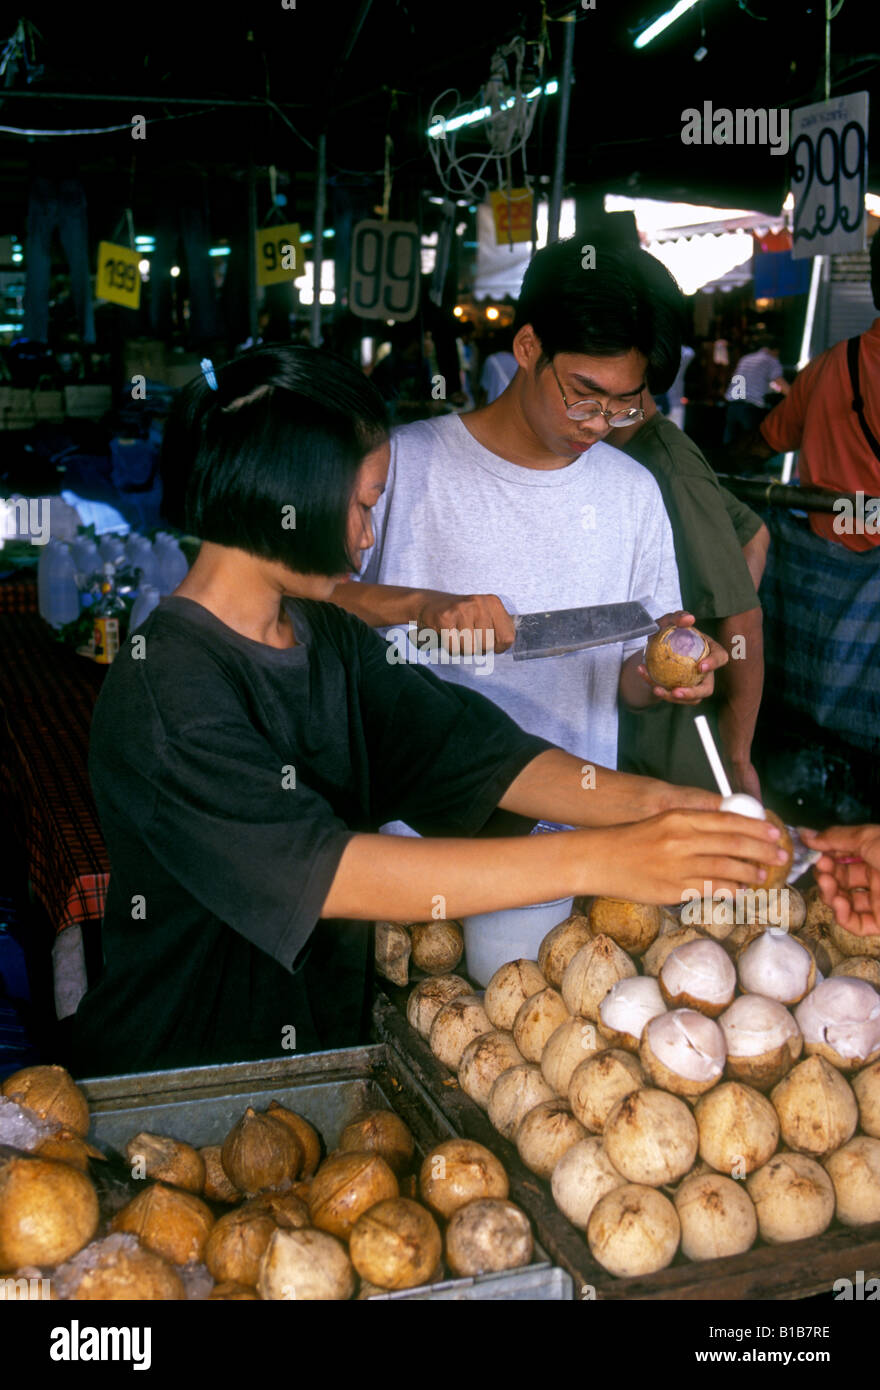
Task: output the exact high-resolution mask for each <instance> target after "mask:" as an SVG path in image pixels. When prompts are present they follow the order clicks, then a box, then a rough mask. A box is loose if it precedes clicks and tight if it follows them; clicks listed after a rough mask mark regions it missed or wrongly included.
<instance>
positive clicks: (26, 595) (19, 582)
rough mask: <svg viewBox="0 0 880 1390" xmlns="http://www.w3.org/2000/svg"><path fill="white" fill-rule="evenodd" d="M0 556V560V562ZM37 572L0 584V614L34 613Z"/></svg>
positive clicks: (18, 576) (6, 580)
mask: <svg viewBox="0 0 880 1390" xmlns="http://www.w3.org/2000/svg"><path fill="white" fill-rule="evenodd" d="M2 558H3V557H2V555H0V560H2ZM37 611H38V610H37V571H36V570H30V571H28V572H26V573H25V574H20V575H15V577H14V578H12V579H4V580H3V581H2V582H0V613H36V612H37Z"/></svg>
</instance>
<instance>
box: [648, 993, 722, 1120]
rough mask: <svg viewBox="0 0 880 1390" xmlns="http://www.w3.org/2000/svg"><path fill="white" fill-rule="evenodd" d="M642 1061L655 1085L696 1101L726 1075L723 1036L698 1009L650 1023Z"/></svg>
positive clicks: (713, 1021) (661, 1015) (677, 1012)
mask: <svg viewBox="0 0 880 1390" xmlns="http://www.w3.org/2000/svg"><path fill="white" fill-rule="evenodd" d="M639 1060H640V1061H641V1064H642V1067H643V1069H644V1072H645V1075H646V1076H647V1077H648V1078H649V1079H650V1080H651V1081H652V1082H653V1083H654V1085H655V1086H659V1087H661V1089H662V1090H664V1091H670V1092H671V1093H672V1094H673V1095H676V1096H685V1097H686V1098H687V1099H688V1100H696V1098H697V1097H698V1096H701V1095H703V1094H704V1092H706V1091H708V1090H710V1088H711V1087H712V1086H714V1085H715V1083H716V1082H717V1081H720V1080H721V1077H722V1075H723V1074H724V1064H725V1062H726V1060H727V1048H726V1047H725V1044H724V1034H723V1033H722V1031H721V1029H720V1028H719V1026H718V1024H717V1023H716V1022H715V1020H714V1019H712V1018H707V1017H706V1015H705V1014H701V1013H698V1012H697V1011H696V1009H673V1010H671V1011H670V1012H669V1013H665V1014H660V1015H658V1017H657V1018H652V1019H651V1022H650V1023H649V1024H647V1026H646V1027H645V1031H644V1033H643V1034H642V1042H641V1046H640V1047H639Z"/></svg>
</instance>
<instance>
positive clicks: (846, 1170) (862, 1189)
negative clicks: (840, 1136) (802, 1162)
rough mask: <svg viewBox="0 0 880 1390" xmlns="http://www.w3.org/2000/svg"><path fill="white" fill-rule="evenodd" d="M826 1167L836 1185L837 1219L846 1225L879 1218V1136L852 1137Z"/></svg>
mask: <svg viewBox="0 0 880 1390" xmlns="http://www.w3.org/2000/svg"><path fill="white" fill-rule="evenodd" d="M823 1167H824V1168H825V1171H826V1173H827V1174H828V1176H829V1177H830V1179H831V1181H832V1183H833V1184H834V1196H835V1202H836V1214H837V1219H838V1221H842V1222H843V1224H844V1226H868V1225H870V1224H871V1223H872V1222H874V1221H880V1139H870V1138H866V1136H865V1135H859V1136H858V1137H857V1138H856V1139H850V1141H849V1143H848V1144H844V1145H843V1147H842V1148H840V1149H838V1150H837V1152H836V1153H833V1154H829V1155H828V1157H827V1158H826V1159H825V1161H824V1164H823Z"/></svg>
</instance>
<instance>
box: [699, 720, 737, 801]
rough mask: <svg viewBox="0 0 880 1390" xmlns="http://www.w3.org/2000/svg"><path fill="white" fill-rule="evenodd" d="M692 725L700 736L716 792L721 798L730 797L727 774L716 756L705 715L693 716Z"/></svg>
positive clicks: (716, 751)
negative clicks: (716, 784)
mask: <svg viewBox="0 0 880 1390" xmlns="http://www.w3.org/2000/svg"><path fill="white" fill-rule="evenodd" d="M694 723H695V724H696V726H697V733H698V734H699V735H700V740H701V742H702V744H703V748H704V749H705V752H706V757H707V758H708V759H709V766H710V767H711V769H712V773H713V775H714V777H715V781H716V782H717V783H718V790H719V791H720V793H721V795H722V796H731V795H732V792H731V786H730V783H729V782H728V780H727V773H726V772H725V771H724V766H723V764H722V762H721V759H720V757H719V756H718V749H717V748H716V747H715V740H714V738H713V737H712V730H711V729H710V728H709V724H708V721H707V719H706V716H705V714H698V715H695V716H694Z"/></svg>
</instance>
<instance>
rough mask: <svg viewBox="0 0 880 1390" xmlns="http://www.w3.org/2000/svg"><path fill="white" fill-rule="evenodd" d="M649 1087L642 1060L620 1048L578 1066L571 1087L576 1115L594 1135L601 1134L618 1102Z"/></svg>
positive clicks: (612, 1049) (570, 1096) (569, 1096)
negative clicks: (642, 1088) (642, 1087)
mask: <svg viewBox="0 0 880 1390" xmlns="http://www.w3.org/2000/svg"><path fill="white" fill-rule="evenodd" d="M644 1084H645V1077H644V1073H643V1072H642V1069H641V1067H640V1066H639V1063H638V1059H637V1058H635V1057H634V1056H633V1055H632V1053H631V1052H623V1051H621V1050H619V1049H618V1048H616V1047H612V1048H609V1049H608V1050H607V1051H606V1052H600V1053H599V1054H598V1055H597V1056H595V1057H589V1058H587V1060H586V1061H585V1062H581V1063H580V1065H579V1066H577V1067H575V1069H574V1071H573V1072H572V1074H571V1081H570V1082H569V1086H568V1099H569V1103H570V1104H571V1110H572V1114H573V1115H574V1116H575V1118H576V1119H578V1120H580V1122H581V1124H582V1125H583V1126H584V1128H585V1129H586V1130H588V1131H589V1132H590V1133H591V1134H601V1133H602V1130H603V1129H604V1128H605V1121H606V1120H607V1119H608V1116H609V1115H610V1114H611V1111H612V1110H613V1109H614V1107H615V1105H616V1104H617V1102H618V1101H620V1100H623V1098H624V1096H628V1095H630V1094H631V1093H632V1092H633V1091H637V1090H638V1089H639V1088H640V1087H641V1086H644Z"/></svg>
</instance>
